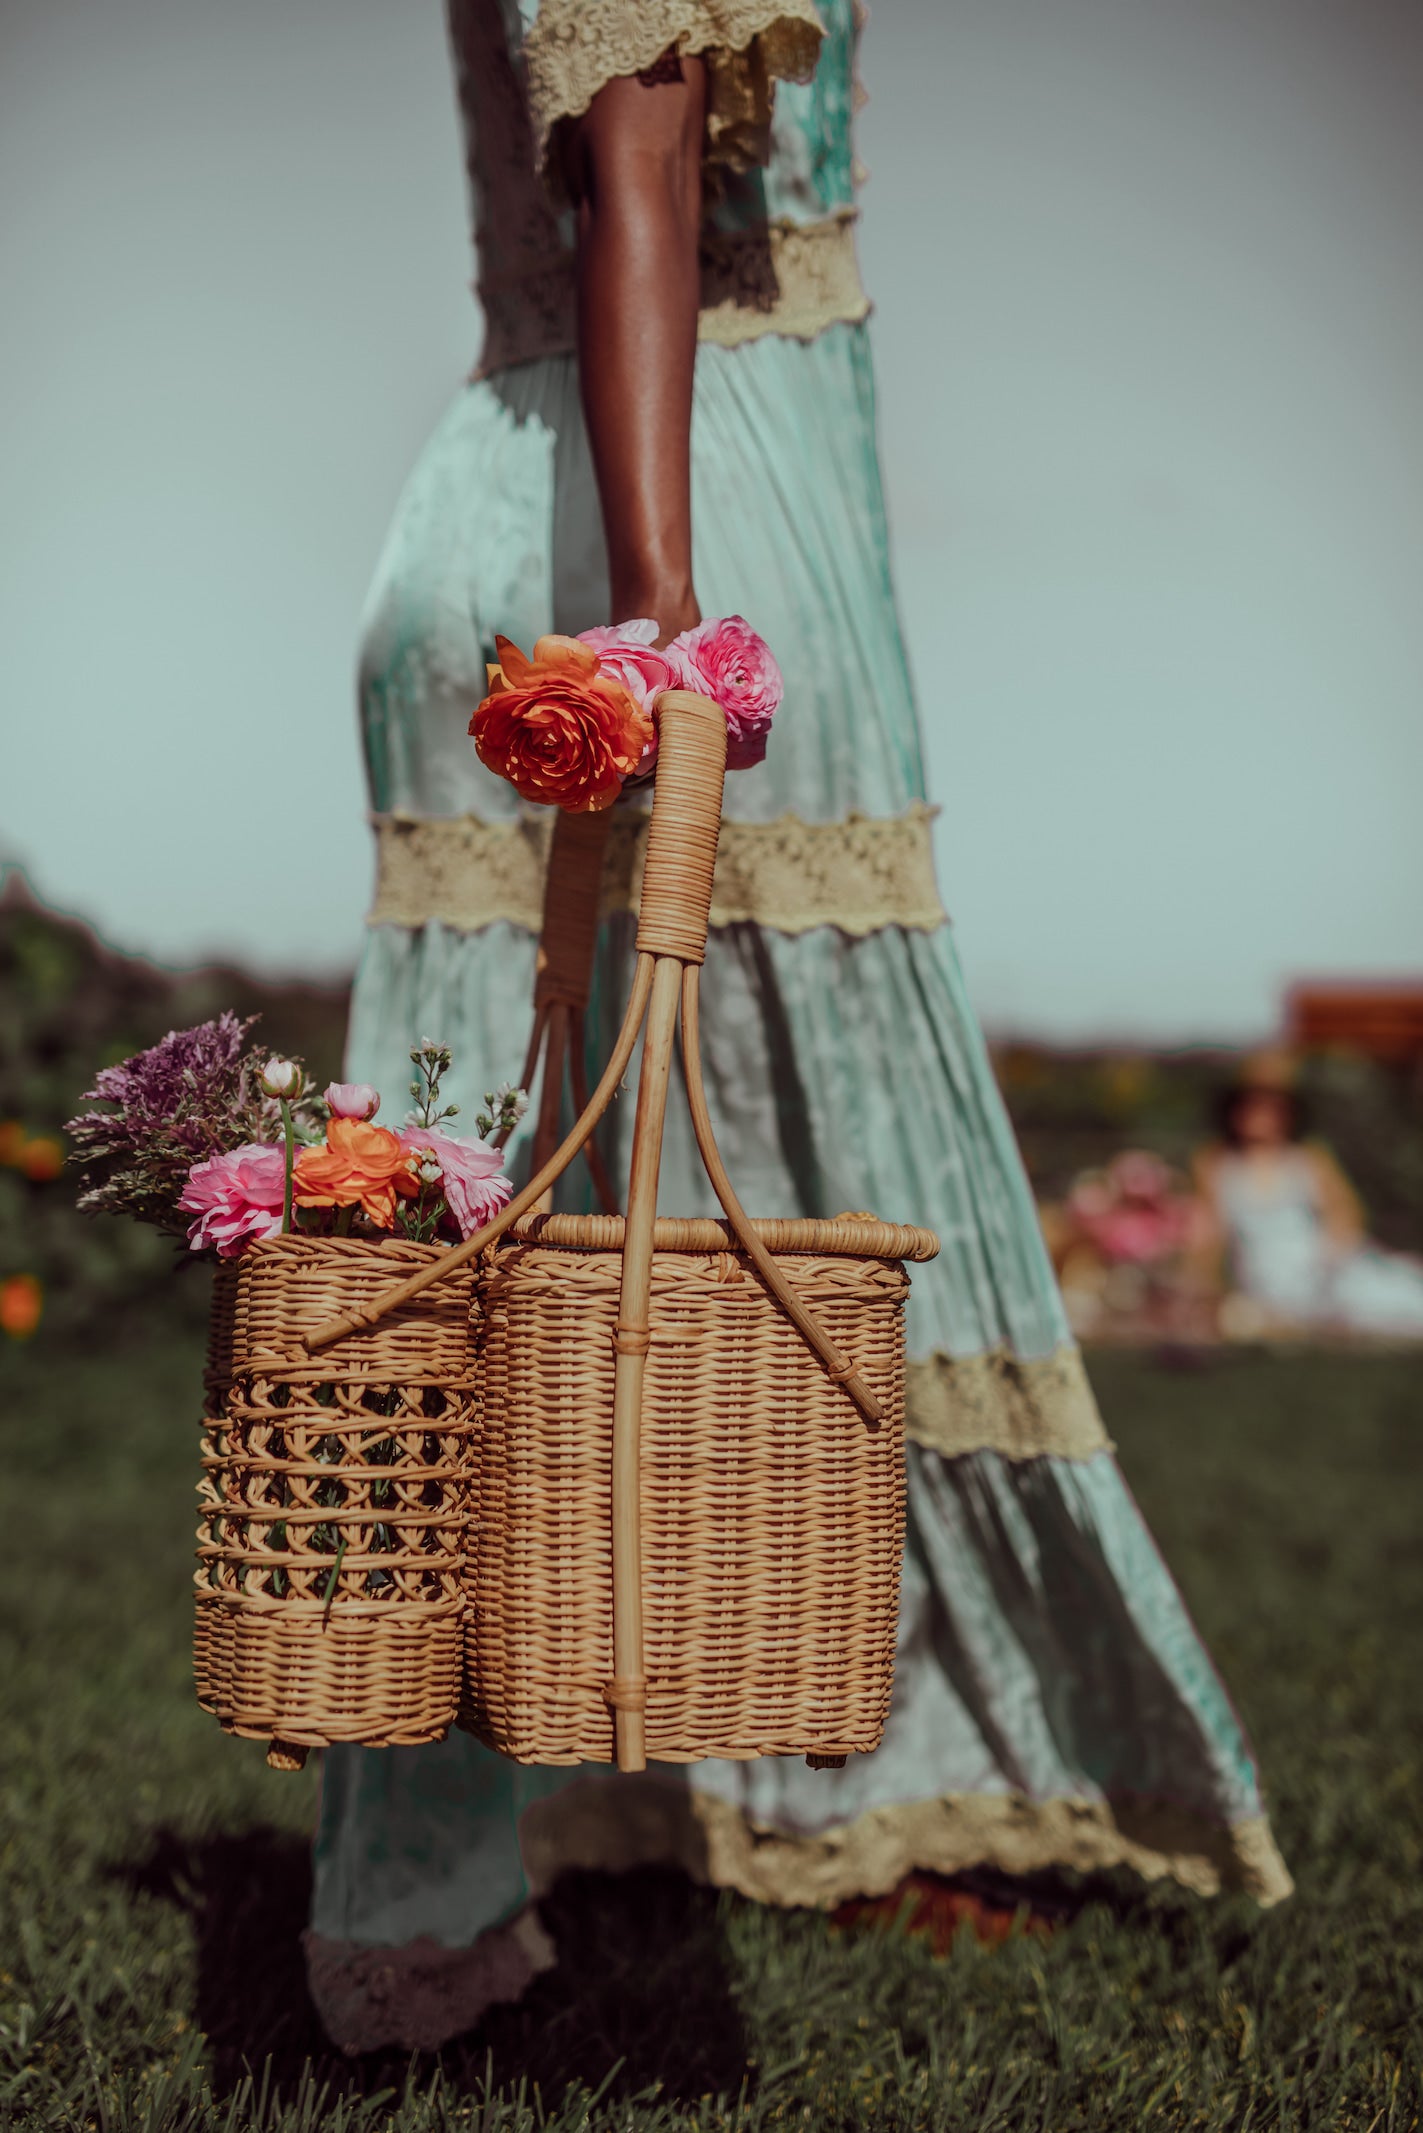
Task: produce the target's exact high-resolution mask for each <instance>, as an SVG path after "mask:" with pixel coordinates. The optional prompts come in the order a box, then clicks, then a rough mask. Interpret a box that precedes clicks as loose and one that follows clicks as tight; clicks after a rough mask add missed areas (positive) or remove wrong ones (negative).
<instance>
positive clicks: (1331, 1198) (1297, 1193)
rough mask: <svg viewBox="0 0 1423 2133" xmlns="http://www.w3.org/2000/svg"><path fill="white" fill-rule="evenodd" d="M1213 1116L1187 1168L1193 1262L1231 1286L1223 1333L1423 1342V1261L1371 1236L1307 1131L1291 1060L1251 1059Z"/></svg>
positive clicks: (1335, 1169) (1344, 1183)
mask: <svg viewBox="0 0 1423 2133" xmlns="http://www.w3.org/2000/svg"><path fill="white" fill-rule="evenodd" d="M1216 1117H1217V1133H1218V1137H1217V1139H1216V1140H1215V1141H1214V1142H1212V1143H1211V1144H1210V1145H1209V1146H1208V1147H1205V1148H1203V1149H1201V1150H1200V1151H1199V1153H1198V1154H1197V1156H1196V1158H1195V1162H1194V1166H1193V1167H1194V1172H1195V1180H1196V1190H1197V1192H1198V1194H1199V1196H1200V1203H1201V1205H1200V1227H1199V1238H1198V1244H1197V1257H1198V1260H1199V1262H1200V1264H1201V1265H1202V1266H1203V1267H1210V1268H1212V1269H1213V1270H1214V1272H1215V1274H1216V1276H1217V1278H1219V1276H1220V1275H1221V1273H1222V1272H1224V1273H1225V1274H1226V1276H1227V1278H1228V1280H1229V1281H1230V1283H1231V1284H1232V1285H1233V1287H1234V1289H1235V1290H1236V1292H1237V1295H1236V1297H1234V1298H1231V1297H1227V1298H1226V1302H1225V1305H1224V1306H1223V1307H1222V1313H1221V1317H1222V1330H1223V1331H1226V1332H1236V1333H1246V1332H1250V1333H1259V1332H1266V1331H1269V1330H1271V1329H1275V1328H1278V1329H1284V1328H1298V1327H1314V1328H1318V1329H1319V1330H1321V1331H1330V1330H1332V1331H1334V1332H1340V1333H1371V1334H1379V1335H1392V1336H1395V1337H1396V1336H1406V1337H1414V1338H1418V1339H1423V1264H1420V1263H1419V1262H1418V1261H1416V1260H1414V1259H1410V1258H1405V1257H1403V1256H1402V1255H1400V1254H1398V1253H1393V1252H1386V1251H1384V1250H1382V1249H1381V1248H1380V1247H1379V1246H1377V1245H1375V1244H1372V1243H1370V1241H1369V1238H1368V1236H1367V1234H1366V1232H1365V1228H1364V1216H1363V1210H1362V1208H1361V1206H1360V1204H1359V1199H1358V1196H1357V1194H1356V1193H1355V1191H1354V1189H1353V1187H1352V1186H1351V1185H1350V1183H1349V1181H1348V1179H1347V1178H1346V1177H1345V1175H1344V1173H1343V1171H1342V1170H1341V1169H1340V1167H1339V1165H1338V1163H1336V1161H1335V1160H1334V1157H1333V1156H1332V1155H1331V1154H1330V1153H1329V1151H1328V1149H1326V1148H1324V1147H1323V1146H1321V1145H1320V1144H1319V1143H1318V1142H1316V1141H1310V1140H1306V1139H1305V1137H1304V1133H1305V1112H1304V1104H1303V1101H1302V1099H1301V1097H1300V1095H1299V1093H1298V1091H1297V1089H1296V1088H1295V1086H1294V1075H1293V1069H1292V1064H1291V1062H1290V1061H1289V1059H1288V1058H1286V1057H1284V1056H1283V1055H1281V1054H1278V1053H1271V1054H1262V1055H1259V1056H1257V1057H1256V1058H1255V1059H1254V1060H1252V1061H1248V1062H1247V1063H1246V1066H1245V1068H1244V1070H1243V1071H1242V1073H1241V1075H1240V1077H1239V1078H1238V1079H1237V1080H1236V1081H1235V1082H1233V1083H1232V1084H1231V1086H1230V1087H1229V1088H1227V1089H1225V1090H1224V1091H1223V1092H1222V1094H1221V1097H1220V1099H1219V1102H1218V1105H1217V1113H1216ZM1242 1301H1243V1303H1244V1305H1245V1306H1246V1309H1245V1310H1244V1311H1242V1310H1241V1308H1240V1305H1241V1303H1242ZM1251 1306H1253V1307H1254V1314H1255V1315H1254V1316H1253V1317H1252V1316H1251V1315H1250V1310H1249V1307H1251Z"/></svg>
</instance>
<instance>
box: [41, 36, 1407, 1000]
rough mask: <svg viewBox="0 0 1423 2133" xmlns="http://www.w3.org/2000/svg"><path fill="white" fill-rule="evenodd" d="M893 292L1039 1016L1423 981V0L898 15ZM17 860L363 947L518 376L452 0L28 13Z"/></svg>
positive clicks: (146, 943)
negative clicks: (463, 395)
mask: <svg viewBox="0 0 1423 2133" xmlns="http://www.w3.org/2000/svg"><path fill="white" fill-rule="evenodd" d="M864 68H865V73H866V77H867V80H868V84H869V87H870V90H871V93H872V98H873V101H872V103H871V105H870V108H869V109H868V110H867V111H866V113H865V114H864V117H863V120H862V126H861V137H860V146H861V153H862V155H863V156H864V159H865V161H866V162H867V163H868V164H869V165H870V167H871V171H872V180H871V183H870V185H869V186H868V188H867V190H866V192H865V194H864V196H863V205H864V213H865V219H864V224H863V230H862V247H861V251H862V262H863V266H864V269H865V273H866V278H867V280H868V283H869V286H870V289H871V292H872V294H873V295H874V296H875V298H876V302H877V317H876V321H875V326H874V335H875V347H876V356H877V362H878V370H879V380H880V394H881V422H882V443H883V450H884V458H885V473H886V479H887V484H888V491H889V499H890V511H891V524H892V530H893V534H894V541H895V553H896V563H897V569H898V576H899V585H900V593H901V602H902V608H903V613H904V619H905V624H906V629H907V635H908V640H909V648H910V655H911V659H912V662H913V665H914V668H915V672H916V676H917V680H918V685H919V690H920V696H921V703H922V709H923V716H924V722H925V728H926V733H927V737H928V748H929V761H930V772H931V778H932V780H933V784H934V787H935V796H936V797H937V798H938V799H939V800H941V801H942V803H943V808H944V813H943V817H942V820H941V822H940V825H939V861H940V874H941V880H942V884H943V888H944V893H945V896H946V899H947V901H948V903H949V905H950V908H951V910H952V911H953V913H954V916H955V918H956V920H957V922H958V927H959V938H960V945H961V948H962V950H963V953H964V956H965V959H966V962H967V965H968V969H969V974H970V978H971V981H972V984H973V988H974V991H975V994H976V997H977V999H978V1002H979V1005H980V1009H981V1011H982V1013H983V1015H984V1018H985V1020H986V1021H987V1022H988V1024H989V1026H990V1027H991V1028H996V1029H1000V1030H1016V1031H1022V1032H1032V1033H1038V1034H1044V1035H1056V1036H1059V1037H1086V1036H1096V1035H1109V1036H1120V1037H1132V1036H1141V1037H1147V1038H1150V1037H1156V1038H1193V1037H1199V1038H1205V1037H1223V1038H1250V1037H1252V1036H1255V1035H1258V1034H1261V1033H1263V1032H1265V1031H1267V1030H1269V1029H1270V1028H1271V1026H1272V1024H1273V1023H1274V1020H1275V1018H1276V1015H1277V1012H1278V1007H1279V1002H1280V998H1281V994H1282V990H1283V987H1284V986H1285V984H1286V983H1287V982H1288V981H1289V980H1290V979H1291V978H1293V977H1296V976H1299V975H1308V974H1316V975H1321V974H1329V975H1343V974H1349V973H1359V974H1369V975H1374V974H1390V973H1393V974H1399V973H1407V974H1410V975H1420V974H1423V835H1420V827H1419V818H1420V811H1423V809H1421V808H1420V803H1423V570H1421V569H1420V564H1423V422H1420V416H1419V397H1420V393H1423V258H1420V251H1423V125H1420V123H1419V113H1420V111H1423V8H1419V7H1418V6H1417V5H1416V0H1391V4H1383V0H1250V4H1249V5H1248V6H1244V5H1241V0H933V4H929V0H878V5H877V7H876V12H875V15H874V19H873V21H872V23H871V26H870V29H869V31H868V33H867V36H866V40H865V47H864ZM0 200H2V201H3V203H4V205H3V208H2V209H0V305H3V310H0V379H3V386H2V387H0V673H3V707H4V747H3V752H0V766H2V767H0V855H3V856H8V857H11V858H15V859H18V860H19V861H21V862H22V863H23V864H24V866H25V867H26V869H27V870H28V872H29V875H30V878H31V880H32V882H33V884H34V886H35V887H36V888H37V890H38V891H39V892H40V893H41V894H43V895H44V896H45V897H47V898H48V899H49V900H50V901H51V902H53V903H55V904H57V905H60V906H62V907H64V908H67V909H71V910H74V911H77V912H80V913H82V914H83V915H85V916H88V917H90V918H92V919H93V920H95V921H96V922H97V923H98V925H99V926H100V928H101V930H102V931H103V932H104V933H105V934H106V935H107V936H108V937H109V938H110V939H111V940H113V941H114V942H115V943H116V944H118V945H119V946H122V947H125V948H129V949H134V950H140V951H143V952H145V953H148V954H152V955H155V956H157V957H160V958H163V959H166V960H170V961H180V962H181V961H194V960H199V959H202V958H204V957H207V956H209V955H213V954H217V953H224V954H239V955H242V956H244V957H246V958H247V959H249V960H251V961H253V962H254V963H258V964H260V965H263V966H265V967H267V968H269V969H280V970H311V971H322V972H329V971H332V970H335V969H339V968H341V967H342V966H346V965H349V964H350V963H351V962H353V961H354V958H355V955H356V952H357V949H358V946H359V939H360V931H361V914H362V912H363V910H364V907H365V902H366V898H367V893H368V887H369V880H370V853H369V845H368V833H367V831H366V828H365V825H364V805H365V799H364V793H363V789H362V784H361V778H360V771H359V764H358V759H357V752H356V742H355V727H354V718H353V710H352V671H353V665H354V651H355V634H356V628H357V620H358V615H359V610H360V606H361V602H362V598H363V596H364V592H365V587H366V583H367V580H368V578H369V575H370V572H371V570H372V568H373V565H374V562H375V557H376V553H377V549H378V547H379V544H380V541H381V538H382V535H383V532H384V528H385V524H386V521H387V518H388V516H389V513H390V511H391V509H392V507H393V505H394V502H395V499H396V496H397V494H398V491H399V488H400V485H401V483H402V481H403V479H404V477H405V475H406V473H407V471H408V470H409V467H410V465H411V463H412V461H413V460H414V457H415V455H416V453H417V451H418V450H419V448H420V445H421V443H422V442H423V440H424V437H425V435H426V434H427V432H428V431H429V429H430V428H431V426H432V425H433V423H434V421H435V419H436V417H437V416H438V414H439V412H440V411H441V408H442V406H443V405H444V403H445V402H446V400H447V399H448V398H449V396H450V395H451V394H452V393H453V392H454V391H455V390H456V389H457V388H458V385H459V382H460V380H461V378H462V376H463V374H464V372H465V371H466V370H467V368H468V366H469V364H470V362H471V360H472V358H473V356H474V354H475V353H476V351H477V346H478V340H479V332H478V320H477V317H476V314H475V311H474V308H473V304H472V301H471V299H470V297H469V294H468V289H467V283H468V280H469V273H470V268H469V261H468V256H467V246H466V237H465V227H464V200H463V187H462V177H461V170H460V163H459V155H458V149H457V142H456V132H455V122H454V113H453V105H452V98H451V93H450V87H449V83H448V80H447V75H446V61H445V50H444V37H443V24H442V20H441V16H440V12H439V8H438V5H437V0H242V4H240V5H234V4H232V0H223V4H217V0H102V4H100V0H0Z"/></svg>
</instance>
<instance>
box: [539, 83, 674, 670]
mask: <svg viewBox="0 0 1423 2133" xmlns="http://www.w3.org/2000/svg"><path fill="white" fill-rule="evenodd" d="M705 86H706V85H705V69H704V67H703V64H702V62H701V60H700V59H682V58H679V57H678V56H677V55H676V54H675V53H673V54H669V55H668V56H667V57H666V58H665V59H663V60H662V61H660V62H659V63H658V65H657V66H656V67H653V68H650V69H649V70H648V73H647V74H646V75H645V76H637V77H633V78H630V79H626V80H620V81H613V82H609V83H608V84H607V86H606V87H605V88H603V89H601V90H600V91H599V92H598V94H597V96H595V97H594V99H593V102H592V103H591V105H590V106H589V108H588V110H587V112H586V113H585V114H584V115H583V117H582V118H580V119H578V120H576V121H575V122H574V123H573V125H572V127H571V128H570V130H569V133H568V136H567V138H566V140H565V142H564V169H565V173H566V176H567V179H568V185H569V191H570V193H571V195H572V197H573V200H574V202H575V205H576V207H577V213H578V375H579V387H580V390H581V393H582V398H583V411H584V416H585V419H586V421H587V424H588V439H589V444H590V446H591V448H592V454H593V469H594V473H595V475H596V477H597V482H598V495H599V499H600V501H601V503H602V508H603V532H604V538H605V540H606V543H607V550H608V581H609V592H610V594H611V600H612V613H611V615H610V617H609V620H611V621H613V622H626V621H630V620H631V619H633V618H634V617H635V616H639V615H651V616H654V617H655V618H656V621H657V624H658V640H657V641H658V643H659V644H666V643H667V642H668V641H669V639H671V638H673V637H675V636H677V635H678V634H679V633H680V632H681V631H682V630H684V629H689V628H691V626H692V625H693V624H694V623H695V622H698V621H700V619H701V615H700V611H699V609H698V607H697V597H696V593H695V591H694V590H693V586H692V500H691V428H692V373H693V367H694V364H695V361H696V352H697V304H698V267H697V238H698V233H699V231H700V228H701V154H702V127H703V122H704V115H705Z"/></svg>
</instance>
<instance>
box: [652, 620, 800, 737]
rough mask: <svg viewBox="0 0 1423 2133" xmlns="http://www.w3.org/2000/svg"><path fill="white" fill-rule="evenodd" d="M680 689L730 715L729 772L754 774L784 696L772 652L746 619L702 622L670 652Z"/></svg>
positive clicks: (676, 640) (685, 633)
mask: <svg viewBox="0 0 1423 2133" xmlns="http://www.w3.org/2000/svg"><path fill="white" fill-rule="evenodd" d="M666 656H667V660H668V663H669V665H670V666H671V668H672V672H673V676H674V681H675V686H676V687H677V688H679V689H693V690H695V691H696V693H697V694H698V695H699V696H709V697H710V698H711V699H712V701H713V703H717V704H720V706H721V708H722V710H723V711H724V712H725V713H726V767H727V769H728V770H750V769H751V768H752V767H753V765H755V764H757V763H759V762H761V761H763V760H764V758H765V754H766V741H767V738H768V736H769V734H770V730H771V720H772V719H773V718H774V717H775V715H776V711H777V709H778V708H779V706H780V701H781V698H782V696H783V695H784V694H785V683H784V681H783V680H782V679H781V670H780V668H779V667H778V666H777V665H776V662H775V658H774V656H773V655H772V652H771V647H770V646H769V645H768V644H767V642H766V640H765V638H764V637H758V636H757V634H756V632H755V630H753V629H752V627H751V625H750V623H749V622H748V621H746V619H745V617H744V616H742V615H727V616H726V617H725V618H724V619H723V620H722V621H719V622H717V621H708V622H699V623H698V624H697V626H696V628H695V629H690V630H683V632H682V634H681V636H680V637H674V638H673V640H672V642H671V643H670V644H669V645H668V647H667V654H666Z"/></svg>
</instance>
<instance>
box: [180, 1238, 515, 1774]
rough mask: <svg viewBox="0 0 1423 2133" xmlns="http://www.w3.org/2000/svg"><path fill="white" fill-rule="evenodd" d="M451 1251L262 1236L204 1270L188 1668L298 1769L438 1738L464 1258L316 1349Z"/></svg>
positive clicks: (454, 1591) (209, 1704)
mask: <svg viewBox="0 0 1423 2133" xmlns="http://www.w3.org/2000/svg"><path fill="white" fill-rule="evenodd" d="M448 1249H449V1247H446V1246H439V1245H416V1244H408V1243H405V1242H403V1241H401V1240H399V1239H396V1238H388V1239H384V1240H382V1241H380V1242H367V1241H362V1240H357V1239H354V1238H310V1237H299V1236H292V1237H278V1238H274V1239H272V1240H271V1241H270V1242H269V1243H265V1244H258V1245H255V1246H252V1247H250V1248H249V1249H248V1250H247V1251H246V1252H245V1253H244V1254H243V1255H242V1257H241V1258H240V1259H235V1260H231V1261H229V1262H228V1263H226V1264H225V1265H223V1266H221V1267H219V1269H218V1272H217V1280H216V1286H215V1291H214V1298H213V1310H212V1321H211V1336H210V1341H209V1350H208V1368H207V1374H206V1389H207V1418H206V1421H205V1424H204V1440H203V1455H202V1464H203V1479H202V1484H201V1487H200V1490H199V1501H200V1519H199V1526H198V1568H197V1575H196V1620H195V1628H194V1671H195V1675H196V1679H197V1690H198V1701H199V1702H200V1703H201V1704H202V1706H203V1707H204V1709H206V1710H209V1711H211V1712H212V1713H213V1714H214V1716H215V1717H217V1718H218V1720H219V1721H220V1722H221V1723H222V1725H224V1726H225V1727H226V1728H227V1729H228V1730H229V1731H230V1732H233V1733H239V1734H244V1735H247V1736H249V1737H254V1738H257V1739H263V1740H269V1741H270V1742H271V1743H272V1746H271V1749H270V1751H269V1755H268V1760H269V1761H270V1762H271V1763H272V1764H273V1765H274V1766H275V1767H277V1768H299V1767H300V1765H301V1763H302V1762H303V1761H304V1759H305V1756H306V1751H307V1750H308V1748H311V1747H321V1746H326V1745H328V1744H329V1743H331V1742H333V1741H359V1742H365V1743H366V1744H367V1745H370V1746H377V1747H381V1746H386V1745H390V1744H394V1743H413V1742H418V1741H429V1740H439V1739H441V1738H442V1737H443V1736H444V1735H445V1734H446V1733H447V1732H448V1731H449V1727H450V1722H451V1719H452V1718H453V1716H454V1712H455V1706H456V1703H457V1700H458V1694H459V1683H460V1672H461V1646H462V1625H463V1617H464V1611H465V1602H464V1596H463V1588H462V1576H461V1571H462V1555H463V1547H464V1531H465V1508H466V1507H465V1496H466V1484H467V1476H468V1465H469V1450H470V1439H471V1431H472V1427H473V1421H474V1413H475V1395H476V1379H475V1365H474V1354H473V1337H472V1327H471V1313H472V1306H473V1301H474V1289H475V1269H474V1268H473V1267H472V1266H468V1265H466V1266H464V1267H461V1268H458V1269H456V1270H455V1271H454V1272H452V1274H451V1276H450V1279H449V1280H448V1281H444V1282H441V1283H439V1284H438V1285H435V1286H432V1287H430V1288H427V1289H425V1290H423V1291H422V1293H421V1294H420V1295H418V1296H416V1297H414V1298H412V1300H411V1301H410V1302H409V1303H407V1304H405V1305H403V1306H401V1308H400V1309H398V1310H396V1311H392V1312H390V1313H388V1314H383V1315H381V1316H380V1317H379V1318H378V1319H377V1320H376V1322H375V1323H374V1324H373V1325H371V1326H369V1327H362V1328H360V1329H358V1330H357V1331H355V1332H353V1333H351V1334H349V1335H348V1336H347V1337H346V1338H345V1339H343V1340H341V1341H340V1342H338V1343H337V1344H336V1345H335V1346H333V1347H332V1348H330V1349H329V1350H328V1351H326V1352H325V1353H323V1354H322V1355H321V1356H320V1357H319V1358H317V1357H314V1356H313V1355H312V1354H311V1353H310V1352H309V1351H308V1350H307V1349H306V1348H305V1347H304V1346H303V1344H302V1338H301V1336H302V1334H303V1333H304V1332H305V1330H306V1329H307V1328H308V1327H310V1326H311V1325H313V1324H314V1323H315V1322H316V1321H317V1320H318V1319H321V1318H324V1317H329V1316H330V1315H331V1313H332V1312H333V1311H336V1312H342V1313H352V1312H358V1311H359V1310H360V1309H361V1307H362V1306H363V1305H364V1304H365V1303H367V1302H369V1301H371V1300H372V1299H374V1298H376V1297H378V1296H381V1295H383V1294H385V1292H387V1291H388V1290H389V1288H390V1286H391V1284H392V1282H393V1281H396V1280H398V1279H399V1278H400V1277H401V1276H402V1275H408V1274H410V1273H411V1272H413V1271H415V1270H416V1269H419V1268H423V1267H425V1266H428V1265H430V1264H431V1263H438V1261H439V1259H440V1257H441V1255H442V1253H443V1252H444V1251H446V1250H448Z"/></svg>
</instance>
